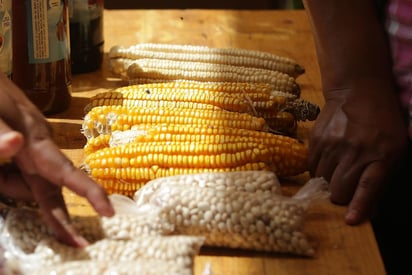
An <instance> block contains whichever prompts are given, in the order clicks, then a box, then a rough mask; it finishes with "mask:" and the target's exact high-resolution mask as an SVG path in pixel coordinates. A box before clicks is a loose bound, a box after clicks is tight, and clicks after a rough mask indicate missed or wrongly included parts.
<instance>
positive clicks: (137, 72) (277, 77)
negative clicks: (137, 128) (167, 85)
mask: <svg viewBox="0 0 412 275" xmlns="http://www.w3.org/2000/svg"><path fill="white" fill-rule="evenodd" d="M111 66H112V68H113V70H115V71H118V70H119V69H116V68H119V67H120V68H122V67H123V69H125V68H127V79H128V80H129V81H130V84H139V82H140V81H141V79H143V80H144V79H162V80H163V81H164V82H166V81H175V80H195V81H204V82H210V81H216V82H219V81H220V82H252V83H269V84H272V85H273V88H274V90H279V91H283V92H287V93H290V94H293V95H300V87H299V85H298V83H297V82H296V80H295V79H294V78H293V77H291V76H289V75H288V74H285V73H282V72H279V71H272V70H268V69H261V68H253V67H243V66H234V65H226V64H213V63H207V62H195V61H191V62H189V61H174V60H163V59H154V58H152V59H149V58H145V59H138V60H132V61H130V60H125V59H122V58H118V59H113V60H112V61H111ZM120 71H121V69H120Z"/></svg>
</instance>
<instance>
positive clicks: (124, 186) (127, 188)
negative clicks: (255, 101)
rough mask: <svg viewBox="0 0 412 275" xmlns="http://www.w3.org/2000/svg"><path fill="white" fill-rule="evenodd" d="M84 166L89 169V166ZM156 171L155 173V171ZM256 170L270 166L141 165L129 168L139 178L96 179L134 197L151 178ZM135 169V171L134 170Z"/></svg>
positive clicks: (113, 190) (112, 191)
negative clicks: (162, 166)
mask: <svg viewBox="0 0 412 275" xmlns="http://www.w3.org/2000/svg"><path fill="white" fill-rule="evenodd" d="M85 167H86V166H84V167H83V168H84V169H85V170H88V168H85ZM154 170H155V171H156V174H154V172H153V171H154ZM256 170H269V167H268V165H267V164H266V163H264V162H258V163H247V164H245V165H243V166H236V167H227V168H160V167H156V168H155V169H153V168H151V167H139V168H134V169H129V171H128V172H129V174H132V173H135V174H138V175H141V177H140V178H138V179H129V180H127V181H126V180H122V179H115V178H111V179H103V178H95V181H96V182H97V183H98V184H100V185H101V186H102V187H103V188H104V189H105V190H106V192H107V193H108V194H122V195H125V196H129V197H133V195H134V194H135V192H136V191H137V190H139V189H140V188H142V187H143V186H144V185H145V184H146V183H147V182H148V181H149V180H151V179H156V178H161V177H167V176H173V175H188V174H197V173H214V172H234V171H256ZM132 171H133V172H132Z"/></svg>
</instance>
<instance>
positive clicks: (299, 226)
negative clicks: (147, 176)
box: [142, 178, 328, 256]
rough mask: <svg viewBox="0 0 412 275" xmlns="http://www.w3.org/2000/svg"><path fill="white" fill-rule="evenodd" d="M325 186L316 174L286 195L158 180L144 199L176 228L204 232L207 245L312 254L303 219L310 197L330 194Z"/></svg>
mask: <svg viewBox="0 0 412 275" xmlns="http://www.w3.org/2000/svg"><path fill="white" fill-rule="evenodd" d="M326 186H327V183H326V181H325V180H323V179H322V178H314V179H311V180H310V181H309V182H308V183H306V184H305V185H304V186H303V187H302V188H301V190H300V191H299V192H298V193H297V194H296V196H293V197H287V196H282V195H277V194H273V195H268V194H265V193H260V194H259V193H254V192H245V191H233V190H229V191H227V190H225V189H218V188H213V187H199V186H198V185H190V186H189V185H187V184H186V185H173V184H172V185H169V184H162V185H159V187H158V188H157V189H156V190H155V191H154V192H152V193H151V194H150V196H149V197H146V198H145V201H147V204H149V205H152V206H153V207H160V208H161V209H162V210H161V215H162V217H164V218H165V219H167V220H168V221H169V222H170V223H172V224H174V226H175V232H174V233H175V234H185V235H196V236H199V235H200V236H205V237H206V240H205V245H206V246H213V247H229V248H240V249H248V250H256V251H266V252H279V253H289V254H295V255H303V256H313V255H314V253H315V251H314V249H313V247H312V246H311V244H310V243H309V241H308V239H307V236H306V235H305V233H304V232H303V229H304V219H305V215H306V210H307V208H308V207H309V206H310V204H311V202H312V201H313V200H314V199H318V198H324V197H326V196H327V195H328V192H327V191H325V190H326ZM144 188H145V187H143V188H142V189H143V192H144Z"/></svg>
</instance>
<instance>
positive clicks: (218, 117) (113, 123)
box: [82, 106, 266, 138]
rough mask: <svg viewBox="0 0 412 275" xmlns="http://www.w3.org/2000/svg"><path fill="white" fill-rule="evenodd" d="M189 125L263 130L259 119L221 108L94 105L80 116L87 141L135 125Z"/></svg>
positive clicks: (263, 125)
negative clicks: (82, 117) (85, 113)
mask: <svg viewBox="0 0 412 275" xmlns="http://www.w3.org/2000/svg"><path fill="white" fill-rule="evenodd" d="M159 123H160V124H163V123H167V124H192V125H201V124H204V125H208V126H209V127H217V126H224V127H231V128H245V129H253V130H264V129H265V127H266V122H265V120H264V119H263V118H260V117H256V116H252V115H250V114H247V113H238V112H230V111H226V110H223V109H216V110H200V109H189V108H187V109H184V108H138V107H135V108H130V107H127V106H98V107H95V108H93V109H92V110H90V112H88V113H87V115H86V116H85V117H84V120H83V126H82V132H83V134H84V135H85V136H86V137H87V138H91V137H93V136H97V135H99V134H109V133H110V132H112V131H115V130H120V131H123V130H128V129H130V128H131V127H132V126H133V125H139V124H159Z"/></svg>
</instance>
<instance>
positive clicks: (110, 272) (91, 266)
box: [33, 259, 193, 275]
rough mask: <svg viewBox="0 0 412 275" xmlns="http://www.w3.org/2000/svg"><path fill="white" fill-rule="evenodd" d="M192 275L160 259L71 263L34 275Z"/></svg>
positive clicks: (42, 269)
mask: <svg viewBox="0 0 412 275" xmlns="http://www.w3.org/2000/svg"><path fill="white" fill-rule="evenodd" d="M85 270H87V275H130V274H139V275H159V274H173V275H192V274H193V270H192V268H190V267H183V268H182V267H180V266H178V265H176V262H175V261H170V260H158V259H137V260H133V261H122V262H118V261H113V260H110V261H96V260H84V261H83V260H82V261H70V262H64V263H61V264H57V265H53V266H48V267H43V268H40V269H39V270H36V273H34V274H33V275H44V274H56V275H58V274H70V275H84V274H85Z"/></svg>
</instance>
